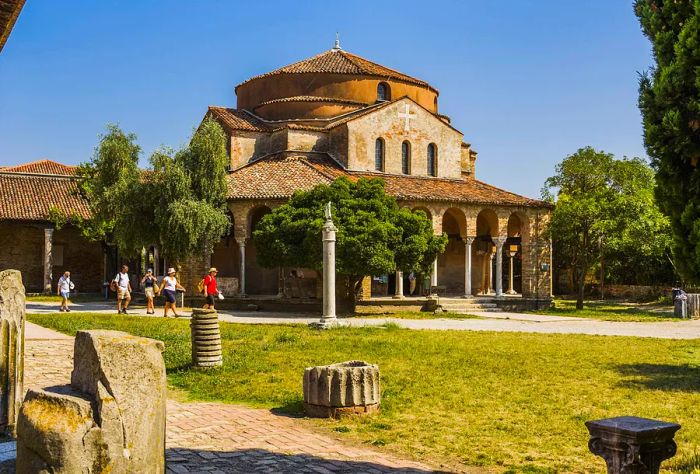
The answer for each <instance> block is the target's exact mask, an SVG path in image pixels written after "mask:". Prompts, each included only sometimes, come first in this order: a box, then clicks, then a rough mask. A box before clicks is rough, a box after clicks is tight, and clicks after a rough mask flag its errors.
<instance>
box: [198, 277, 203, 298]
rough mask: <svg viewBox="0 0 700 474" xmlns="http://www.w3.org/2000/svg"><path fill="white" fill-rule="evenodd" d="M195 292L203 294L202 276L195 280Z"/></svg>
mask: <svg viewBox="0 0 700 474" xmlns="http://www.w3.org/2000/svg"><path fill="white" fill-rule="evenodd" d="M197 292H198V293H202V294H204V278H202V279H201V280H199V281H198V282H197Z"/></svg>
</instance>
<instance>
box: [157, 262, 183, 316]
mask: <svg viewBox="0 0 700 474" xmlns="http://www.w3.org/2000/svg"><path fill="white" fill-rule="evenodd" d="M177 290H180V291H182V292H183V293H184V292H185V289H184V288H183V287H182V286H180V284H179V283H178V282H177V278H175V269H174V268H168V276H166V277H165V278H163V282H162V283H161V285H160V291H158V294H159V295H160V294H161V293H164V296H165V308H164V310H163V317H164V318H167V317H168V309H171V308H172V310H173V316H175V317H176V318H177V317H179V316H180V315H179V314H177V303H176V301H177V299H176V298H175V297H176V296H177Z"/></svg>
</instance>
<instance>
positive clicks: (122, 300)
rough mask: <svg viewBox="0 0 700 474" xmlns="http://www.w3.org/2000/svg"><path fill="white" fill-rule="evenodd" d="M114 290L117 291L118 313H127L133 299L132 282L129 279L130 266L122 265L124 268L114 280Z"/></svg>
mask: <svg viewBox="0 0 700 474" xmlns="http://www.w3.org/2000/svg"><path fill="white" fill-rule="evenodd" d="M112 285H113V287H114V288H113V290H116V292H117V314H127V313H126V310H127V308H129V302H130V301H131V282H130V281H129V267H128V266H127V265H122V269H121V271H120V272H119V273H117V276H115V277H114V280H112Z"/></svg>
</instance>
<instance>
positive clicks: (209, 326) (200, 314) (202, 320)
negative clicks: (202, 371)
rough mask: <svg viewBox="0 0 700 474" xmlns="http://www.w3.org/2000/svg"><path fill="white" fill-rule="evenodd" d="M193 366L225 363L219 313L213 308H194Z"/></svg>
mask: <svg viewBox="0 0 700 474" xmlns="http://www.w3.org/2000/svg"><path fill="white" fill-rule="evenodd" d="M190 332H191V334H192V366H193V367H218V366H220V365H222V364H223V356H222V353H221V332H220V330H219V315H218V314H217V313H216V311H215V310H213V309H200V308H194V309H193V310H192V319H191V320H190Z"/></svg>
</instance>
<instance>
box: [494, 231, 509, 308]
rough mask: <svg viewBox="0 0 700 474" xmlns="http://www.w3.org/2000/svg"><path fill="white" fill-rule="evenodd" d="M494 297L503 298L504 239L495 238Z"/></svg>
mask: <svg viewBox="0 0 700 474" xmlns="http://www.w3.org/2000/svg"><path fill="white" fill-rule="evenodd" d="M493 240H494V242H495V243H496V297H501V296H503V244H505V243H506V237H496V238H495V239H493Z"/></svg>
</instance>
